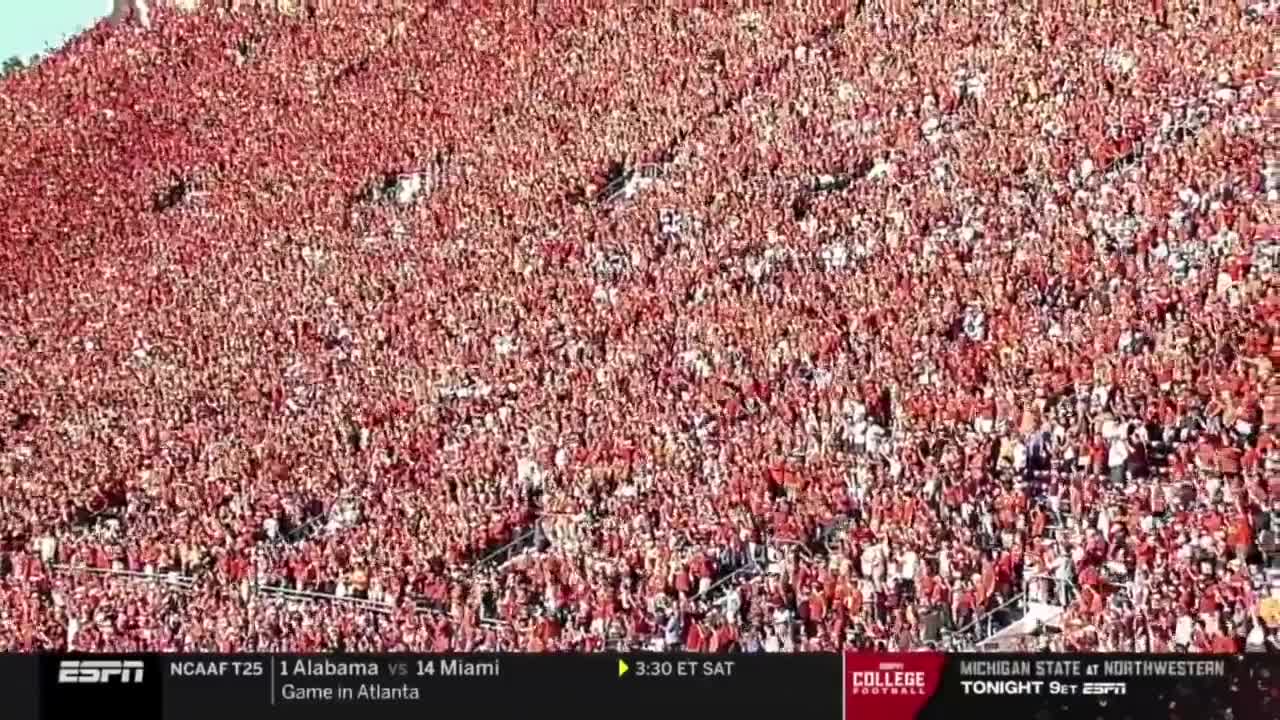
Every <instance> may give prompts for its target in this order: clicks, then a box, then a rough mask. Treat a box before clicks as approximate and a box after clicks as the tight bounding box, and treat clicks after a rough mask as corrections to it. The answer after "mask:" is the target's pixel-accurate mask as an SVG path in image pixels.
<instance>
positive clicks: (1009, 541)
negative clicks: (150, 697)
mask: <svg viewBox="0 0 1280 720" xmlns="http://www.w3.org/2000/svg"><path fill="white" fill-rule="evenodd" d="M154 4H155V3H153V5H154ZM597 5H600V6H599V7H597ZM757 5H758V4H757V3H746V2H736V1H735V2H730V1H707V0H700V1H695V0H630V1H627V2H618V3H607V4H603V5H601V4H597V3H582V2H573V1H571V0H552V1H550V2H538V3H515V4H513V3H503V2H436V3H414V2H401V3H396V2H380V3H358V2H330V3H324V4H323V6H322V7H320V8H319V9H318V10H315V11H313V12H299V13H297V14H296V15H281V14H272V13H265V12H259V11H250V10H249V9H247V8H240V9H239V10H238V11H236V12H230V11H228V10H226V9H225V8H223V7H220V4H218V3H205V7H204V8H203V9H202V10H201V11H199V12H195V13H187V12H182V11H178V10H175V9H173V8H169V7H164V6H159V7H153V8H152V10H151V18H150V24H151V27H150V28H149V29H142V28H140V27H136V26H133V25H129V24H125V25H113V24H110V23H107V22H104V23H102V24H101V25H99V26H96V27H94V28H92V29H91V30H89V31H87V32H86V33H84V34H83V35H81V36H80V37H77V38H76V39H74V40H73V41H72V42H71V43H70V44H69V45H68V46H67V47H65V48H64V49H62V50H60V51H58V52H56V53H54V54H53V55H51V56H50V57H48V58H47V59H45V60H44V61H43V62H42V63H40V64H39V65H38V66H36V67H34V68H30V69H28V70H24V71H21V72H19V73H16V74H14V75H11V76H9V77H6V78H4V79H3V80H0V147H3V149H4V152H3V154H0V195H2V199H3V207H4V211H3V212H0V650H7V651H32V650H40V649H68V648H70V649H75V650H85V651H121V650H162V651H198V650H218V651H223V652H231V651H269V650H305V651H320V650H336V649H344V650H363V651H374V650H404V649H430V650H437V651H468V650H512V651H531V652H537V651H552V650H601V649H610V648H653V649H663V648H667V649H671V648H683V649H690V650H697V651H708V652H714V651H725V650H743V651H767V652H787V651H806V650H825V649H834V648H841V647H877V648H882V649H916V648H920V647H926V646H930V647H968V646H971V645H972V644H973V643H974V642H978V641H981V640H982V639H983V638H982V637H978V636H975V634H974V633H975V632H978V631H979V630H981V629H982V628H988V629H990V628H991V625H990V623H989V622H987V621H989V620H991V618H993V617H996V616H997V615H998V617H999V618H1000V622H999V623H998V624H1000V625H1005V624H1008V622H1010V621H1011V620H1012V619H1013V618H1012V617H1010V615H1009V613H1007V612H1005V611H1004V610H1003V608H1004V607H1005V606H1008V607H1014V606H1015V605H1017V606H1019V607H1026V603H1028V602H1036V603H1044V604H1050V605H1056V606H1059V607H1060V608H1061V610H1062V612H1061V614H1060V615H1059V616H1057V617H1056V619H1055V620H1053V626H1054V627H1053V632H1040V633H1036V634H1035V635H1034V636H1030V635H1028V636H1027V637H1023V638H1022V639H1020V640H1019V641H1018V642H1021V643H1024V644H1025V643H1038V644H1044V645H1047V646H1048V647H1050V648H1053V649H1060V650H1065V649H1081V650H1100V651H1133V650H1172V649H1184V650H1192V651H1204V652H1239V651H1243V650H1245V649H1256V648H1257V647H1260V646H1261V645H1265V644H1266V643H1268V642H1271V643H1280V613H1277V615H1278V617H1272V616H1271V610H1270V608H1271V605H1269V604H1268V603H1269V601H1268V598H1269V597H1272V596H1273V595H1274V596H1280V587H1277V588H1275V589H1272V588H1271V587H1270V586H1268V584H1267V582H1268V581H1267V577H1268V576H1267V569H1268V567H1269V566H1270V564H1271V563H1272V559H1273V558H1276V557H1277V555H1280V546H1278V545H1277V544H1276V540H1275V538H1276V534H1277V533H1280V447H1277V442H1276V440H1277V438H1276V430H1277V424H1278V423H1280V379H1278V378H1277V375H1276V373H1275V369H1274V368H1275V365H1276V363H1277V362H1278V361H1280V337H1278V336H1277V330H1278V328H1280V294H1278V292H1277V290H1278V287H1280V284H1278V283H1277V279H1278V277H1280V276H1278V275H1277V269H1280V236H1278V234H1277V230H1276V229H1277V227H1280V219H1278V218H1277V209H1278V208H1280V204H1278V203H1280V154H1277V152H1278V151H1277V148H1278V147H1280V146H1278V145H1277V144H1276V143H1277V140H1280V135H1278V128H1277V125H1276V119H1277V115H1276V113H1277V112H1278V111H1280V106H1278V105H1277V101H1276V99H1275V98H1276V83H1277V82H1280V78H1278V77H1277V73H1276V71H1277V69H1278V65H1277V58H1276V56H1275V54H1274V53H1275V50H1274V37H1275V35H1276V25H1277V17H1278V15H1277V7H1276V4H1275V3H1274V2H1261V3H1257V4H1254V5H1251V6H1239V7H1237V6H1235V5H1234V4H1231V3H1226V4H1224V5H1223V8H1217V7H1216V6H1215V9H1214V10H1213V11H1212V12H1210V11H1208V10H1204V9H1198V8H1200V3H1194V2H1182V1H1174V0H1169V1H1167V2H1163V3H1154V4H1149V3H1137V4H1132V3H1128V4H1126V3H1081V2H1071V3H1067V4H1065V5H1064V4H1061V3H1059V4H1045V3H1037V2H1029V1H1028V2H1019V3H1014V4H1013V5H1010V4H1009V3H991V2H975V3H966V4H963V5H962V6H953V7H951V8H950V9H947V8H946V7H944V6H942V5H939V6H937V7H934V6H932V5H931V6H930V7H929V8H926V9H923V10H922V9H915V10H913V11H912V12H910V13H908V12H906V10H905V9H904V8H900V7H895V4H894V3H875V2H873V3H858V4H847V5H832V4H826V3H809V4H803V3H774V4H768V5H766V6H765V7H757ZM1224 8H1225V9H1224ZM1019 599H1020V603H1014V602H1013V601H1015V600H1019ZM1274 602H1275V603H1276V604H1277V605H1280V600H1275V601H1274ZM997 609H999V610H1000V612H999V613H992V611H993V610H997Z"/></svg>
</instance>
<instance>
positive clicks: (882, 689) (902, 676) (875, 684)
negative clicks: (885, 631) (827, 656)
mask: <svg viewBox="0 0 1280 720" xmlns="http://www.w3.org/2000/svg"><path fill="white" fill-rule="evenodd" d="M945 660H946V657H945V656H944V655H942V654H941V653H845V656H844V704H845V713H844V715H845V718H850V719H851V718H868V717H872V718H876V720H882V719H883V720H915V717H916V715H918V714H919V713H920V710H921V709H923V708H924V706H925V704H926V703H928V702H929V698H931V697H933V694H934V692H936V691H937V689H938V684H939V681H940V680H941V677H942V666H943V663H944V662H945Z"/></svg>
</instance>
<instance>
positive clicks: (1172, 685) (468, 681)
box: [0, 653, 1280, 720]
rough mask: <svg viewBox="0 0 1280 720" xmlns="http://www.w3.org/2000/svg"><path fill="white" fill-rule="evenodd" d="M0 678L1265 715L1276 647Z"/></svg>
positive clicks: (346, 693)
mask: <svg viewBox="0 0 1280 720" xmlns="http://www.w3.org/2000/svg"><path fill="white" fill-rule="evenodd" d="M0 678H2V679H0V683H3V686H2V687H0V691H3V693H4V698H5V702H4V704H3V706H0V718H3V719H4V720H8V719H10V718H12V719H13V720H37V719H39V720H62V719H63V718H76V717H92V716H97V715H99V714H102V713H104V712H112V711H116V710H120V711H122V712H125V713H127V717H129V718H130V720H148V719H155V720H160V719H162V718H163V719H165V720H227V718H232V719H235V720H241V719H243V720H248V718H257V717H268V718H280V719H282V720H284V719H297V720H327V719H329V718H360V719H362V720H363V719H364V718H392V719H395V718H403V719H404V720H409V719H410V718H412V719H413V720H419V719H421V718H429V717H475V718H487V717H543V716H544V715H543V714H544V713H546V714H547V715H548V716H551V717H571V718H576V717H588V718H610V719H611V720H612V719H613V718H643V719H644V720H653V719H654V718H697V719H698V720H708V718H717V717H744V716H745V717H770V718H777V719H778V720H783V719H784V718H787V719H789V718H805V719H806V720H808V719H810V718H813V719H819V720H820V719H823V718H829V719H830V720H837V719H842V720H853V719H855V718H857V719H859V720H861V719H863V718H866V719H868V720H939V719H941V718H959V719H961V720H969V719H971V718H979V719H980V720H1006V719H1007V720H1023V719H1024V718H1026V719H1029V720H1067V719H1068V718H1069V719H1071V720H1075V719H1076V718H1086V719H1088V720H1111V719H1113V718H1114V719H1115V720H1155V719H1158V720H1165V719H1166V718H1168V719H1170V720H1216V719H1221V720H1228V719H1229V720H1280V656H1274V655H1248V656H1214V655H1195V656H1175V655H1143V656H1137V655H1078V656H1077V655H942V654H937V653H904V654H859V653H851V654H847V655H844V656H840V655H834V654H831V655H818V654H811V655H669V654H644V653H638V654H632V655H199V656H197V655H65V656H57V655H38V656H37V655H0ZM459 713H465V715H459ZM984 713H986V714H984ZM992 713H998V715H992Z"/></svg>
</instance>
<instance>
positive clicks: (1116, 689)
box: [1080, 682, 1129, 695]
mask: <svg viewBox="0 0 1280 720" xmlns="http://www.w3.org/2000/svg"><path fill="white" fill-rule="evenodd" d="M1128 692H1129V686H1128V685H1127V684H1125V683H1122V682H1087V683H1083V684H1082V685H1081V686H1080V694H1081V695H1125V694H1128Z"/></svg>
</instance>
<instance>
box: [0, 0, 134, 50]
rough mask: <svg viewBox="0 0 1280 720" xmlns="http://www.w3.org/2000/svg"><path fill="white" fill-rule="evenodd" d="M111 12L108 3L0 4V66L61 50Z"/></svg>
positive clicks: (6, 0)
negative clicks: (82, 31) (77, 34)
mask: <svg viewBox="0 0 1280 720" xmlns="http://www.w3.org/2000/svg"><path fill="white" fill-rule="evenodd" d="M110 11H111V0H0V62H3V61H4V60H7V59H8V58H10V57H12V56H14V55H17V56H18V57H21V58H22V60H23V62H26V61H29V60H30V59H31V56H32V55H35V54H37V53H41V54H43V53H44V52H47V51H48V50H50V49H56V48H58V47H61V46H62V44H63V43H64V42H66V41H67V40H68V39H69V38H70V37H71V36H72V35H74V34H76V33H78V32H80V31H81V30H84V29H85V28H87V27H89V26H90V25H92V24H93V23H95V22H97V21H98V20H99V19H100V18H103V17H106V15H107V14H108V13H109V12H110Z"/></svg>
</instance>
